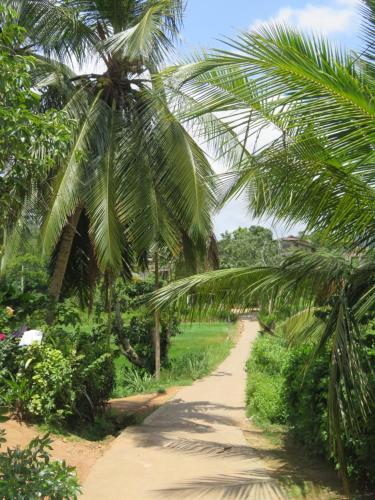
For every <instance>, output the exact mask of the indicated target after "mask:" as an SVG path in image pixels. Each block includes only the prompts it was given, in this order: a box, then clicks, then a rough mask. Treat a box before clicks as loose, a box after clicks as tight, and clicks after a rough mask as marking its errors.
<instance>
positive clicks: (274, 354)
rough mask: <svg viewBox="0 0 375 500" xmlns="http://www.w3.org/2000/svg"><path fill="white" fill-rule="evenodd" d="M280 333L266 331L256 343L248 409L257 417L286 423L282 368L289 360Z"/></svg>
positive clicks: (253, 353) (257, 418)
mask: <svg viewBox="0 0 375 500" xmlns="http://www.w3.org/2000/svg"><path fill="white" fill-rule="evenodd" d="M288 356H289V355H288V351H287V349H286V346H285V342H283V340H282V339H281V338H280V337H271V336H270V335H263V336H262V337H260V338H258V339H257V340H256V342H255V344H254V346H253V350H252V354H251V357H250V359H249V361H248V363H247V373H248V378H247V389H246V400H247V411H248V414H249V415H251V416H254V418H255V420H256V421H259V422H271V423H273V424H284V423H285V420H286V408H285V403H284V401H283V397H282V389H283V383H284V378H283V375H282V373H283V368H284V366H285V364H286V363H287V360H288Z"/></svg>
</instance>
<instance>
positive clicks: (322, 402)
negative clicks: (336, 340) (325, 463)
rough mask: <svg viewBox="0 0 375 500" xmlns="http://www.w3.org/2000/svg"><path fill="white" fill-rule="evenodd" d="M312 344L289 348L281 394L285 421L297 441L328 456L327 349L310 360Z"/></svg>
mask: <svg viewBox="0 0 375 500" xmlns="http://www.w3.org/2000/svg"><path fill="white" fill-rule="evenodd" d="M312 349H313V346H311V345H310V346H309V345H305V346H301V347H296V348H294V349H293V350H291V353H290V356H289V359H288V363H287V364H286V366H285V369H284V373H283V376H284V384H283V395H282V396H283V398H284V400H285V405H286V409H287V410H286V411H287V421H288V424H289V425H290V426H291V427H292V429H293V435H294V437H295V438H296V439H297V441H298V442H299V443H300V444H302V445H303V446H305V447H306V448H307V449H309V450H310V451H312V452H313V453H315V454H317V455H321V456H328V416H327V387H328V375H329V374H328V371H329V362H330V359H329V353H328V352H325V353H323V354H322V355H320V356H319V357H318V358H315V359H314V362H313V363H310V359H311V354H312Z"/></svg>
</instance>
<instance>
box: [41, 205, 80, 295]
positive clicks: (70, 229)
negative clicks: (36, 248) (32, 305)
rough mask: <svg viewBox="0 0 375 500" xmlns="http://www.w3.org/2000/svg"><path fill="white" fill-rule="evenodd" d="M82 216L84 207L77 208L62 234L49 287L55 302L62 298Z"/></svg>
mask: <svg viewBox="0 0 375 500" xmlns="http://www.w3.org/2000/svg"><path fill="white" fill-rule="evenodd" d="M81 214H82V207H77V208H76V209H75V211H74V212H73V214H72V215H71V216H70V217H68V222H67V224H66V226H65V227H64V229H63V231H62V233H61V239H60V245H59V250H58V254H57V258H56V263H55V267H54V269H53V274H52V278H51V282H50V286H49V295H50V297H51V298H52V300H53V301H54V302H57V301H58V300H59V298H60V294H61V288H62V284H63V281H64V276H65V272H66V268H67V266H68V261H69V257H70V252H71V250H72V245H73V240H74V236H75V234H76V230H77V225H78V221H79V218H80V216H81Z"/></svg>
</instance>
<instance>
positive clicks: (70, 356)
mask: <svg viewBox="0 0 375 500" xmlns="http://www.w3.org/2000/svg"><path fill="white" fill-rule="evenodd" d="M68 316H69V318H70V320H72V318H73V316H72V315H71V314H70V313H69V315H68ZM73 319H74V318H73ZM70 320H69V321H70ZM73 322H74V321H73ZM70 324H71V323H70ZM112 358H113V353H112V351H111V348H110V345H109V342H108V335H107V332H106V328H104V327H103V326H98V327H97V328H95V329H94V330H93V331H92V332H85V331H82V330H81V329H80V326H79V325H78V326H76V327H74V328H73V329H70V331H69V330H67V329H65V328H64V327H63V326H61V324H59V323H58V324H57V325H56V326H54V327H53V328H51V329H50V330H49V331H48V332H47V333H46V335H45V337H44V340H43V343H42V344H32V345H31V346H29V347H27V348H19V347H18V341H17V340H16V339H13V338H6V339H5V340H3V341H2V342H0V373H1V374H2V388H1V392H0V398H1V402H2V404H3V405H5V406H7V407H8V408H9V409H10V410H11V411H12V412H13V413H14V414H15V415H16V417H17V418H19V419H25V418H26V419H35V420H38V421H43V422H46V423H49V424H51V423H53V424H58V423H60V424H61V423H63V422H71V423H73V421H74V420H75V419H76V418H77V417H78V418H80V419H84V420H89V419H91V420H92V419H93V418H94V416H95V415H96V414H97V413H99V412H100V411H101V410H102V409H103V407H104V405H105V403H106V402H107V400H108V399H109V397H110V396H111V394H112V391H113V387H114V380H115V368H114V363H113V359H112Z"/></svg>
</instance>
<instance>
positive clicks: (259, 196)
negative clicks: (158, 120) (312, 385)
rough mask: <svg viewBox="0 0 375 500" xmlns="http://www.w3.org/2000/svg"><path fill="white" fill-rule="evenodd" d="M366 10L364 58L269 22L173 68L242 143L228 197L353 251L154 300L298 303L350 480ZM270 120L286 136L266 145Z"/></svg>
mask: <svg viewBox="0 0 375 500" xmlns="http://www.w3.org/2000/svg"><path fill="white" fill-rule="evenodd" d="M362 14H363V19H364V30H363V36H364V41H365V48H364V50H363V52H362V53H360V54H355V53H353V52H348V51H345V50H343V49H340V48H337V47H335V46H332V45H331V44H330V43H328V42H327V41H325V40H324V39H322V38H320V37H309V36H307V35H305V34H303V33H300V32H298V31H296V30H295V29H291V28H288V27H285V26H271V27H265V28H261V29H260V30H259V31H257V32H253V33H248V32H246V33H242V34H240V35H239V37H238V38H237V39H236V40H233V41H230V42H228V46H227V48H226V49H222V50H215V51H212V52H210V53H208V54H204V55H203V56H202V58H201V59H200V60H195V61H193V62H190V63H189V64H186V65H184V66H182V67H179V68H175V73H174V75H175V79H176V80H177V82H179V84H180V86H181V88H182V89H183V91H184V92H186V93H187V94H189V95H190V96H191V98H192V102H193V104H192V106H191V107H190V109H188V110H186V114H187V115H192V114H195V115H197V116H203V115H205V114H206V113H213V112H214V113H215V112H220V113H223V114H224V115H225V116H226V117H227V118H226V122H227V125H228V126H229V127H231V128H232V129H233V130H234V131H236V132H237V133H238V135H239V136H240V137H241V138H242V140H243V154H242V155H241V158H240V160H239V161H237V163H236V164H235V165H234V169H233V172H232V173H231V175H230V176H229V177H230V180H229V181H228V183H229V186H228V192H227V196H226V197H227V198H230V197H233V196H235V195H237V194H238V193H243V192H245V193H247V196H248V200H249V207H250V209H251V210H252V212H253V214H254V215H256V216H264V215H268V216H269V215H272V216H273V217H274V218H275V219H276V220H282V221H284V222H285V221H286V222H287V223H289V224H293V223H295V222H299V223H301V222H302V223H304V224H305V225H306V231H307V232H309V231H319V233H320V234H321V236H322V238H323V240H325V241H326V242H329V243H330V245H333V246H335V245H339V246H340V247H342V248H343V250H344V253H343V254H341V255H337V254H335V253H332V252H328V251H320V250H318V251H315V252H313V253H312V254H306V253H302V252H299V253H297V254H295V255H293V256H291V257H288V258H286V259H285V261H284V262H283V264H282V265H281V266H279V267H264V268H257V269H254V268H245V269H229V270H222V271H214V272H210V273H205V274H201V275H197V276H194V277H191V278H189V279H183V280H179V281H177V282H175V283H172V284H170V285H168V286H167V287H166V288H163V289H162V290H160V291H159V292H158V293H156V294H155V296H154V297H153V299H152V304H153V307H162V306H163V305H164V304H166V303H168V304H170V303H171V302H173V301H175V302H177V303H178V302H180V303H181V302H184V301H186V296H188V295H189V296H191V300H190V303H191V304H192V305H193V308H194V310H195V313H196V314H199V313H208V312H212V311H216V310H217V309H220V308H226V309H227V308H228V307H236V308H243V309H246V308H247V307H250V306H251V305H252V304H253V303H254V300H269V299H270V298H272V301H273V304H274V307H277V306H278V305H279V306H280V305H283V306H285V305H288V306H289V307H291V310H292V319H291V320H290V321H289V326H290V325H292V327H291V331H292V334H293V336H294V338H295V339H299V340H300V341H304V340H306V339H310V340H314V341H315V342H316V346H317V349H316V351H317V352H319V351H320V349H322V348H323V346H327V345H328V346H329V347H330V349H331V369H330V386H329V405H328V412H329V420H330V434H331V442H332V447H333V451H334V452H335V454H336V455H337V456H338V458H339V460H340V463H341V466H342V467H341V471H342V474H343V480H344V482H345V483H346V486H347V487H348V485H347V481H346V474H345V471H346V469H345V459H344V453H343V449H342V442H341V434H342V432H344V431H345V430H347V429H353V428H354V429H355V428H357V429H358V427H359V426H360V425H361V421H362V420H361V419H363V418H365V416H366V415H368V412H369V410H370V408H371V404H372V401H373V400H372V399H371V397H372V396H371V395H370V394H369V388H368V385H367V383H366V375H365V373H364V370H363V364H362V363H361V362H360V356H361V347H360V345H361V329H362V327H363V324H366V322H367V321H368V319H369V317H373V316H374V312H373V311H374V303H375V273H374V270H375V267H374V259H373V254H372V252H371V250H372V247H373V243H374V239H375V231H374V229H375V228H374V219H375V190H374V182H375V169H374V164H375V153H374V143H375V126H374V123H375V122H374V118H375V103H374V100H373V95H374V93H375V80H374V74H375V66H374V58H375V49H374V47H375V45H374V35H375V3H374V2H373V1H372V0H366V1H365V2H364V3H363V4H362ZM270 125H271V126H272V127H273V130H276V131H277V133H276V134H273V137H274V138H273V140H271V141H269V142H268V143H266V144H265V145H263V146H262V147H260V146H259V144H260V139H261V140H262V134H263V136H264V131H266V132H267V131H269V130H270V129H269V127H270ZM185 303H186V302H185ZM354 396H355V397H354ZM354 401H356V403H354Z"/></svg>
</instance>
